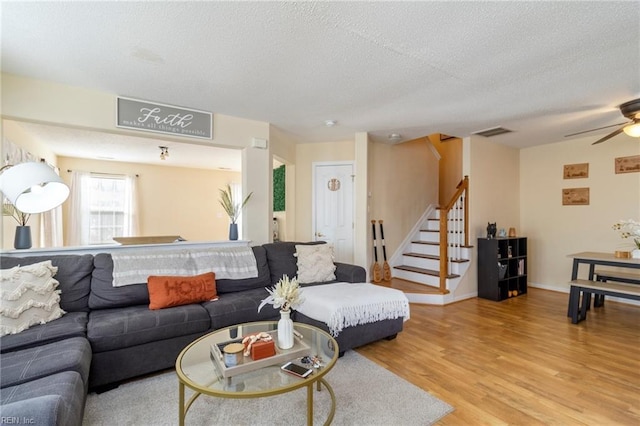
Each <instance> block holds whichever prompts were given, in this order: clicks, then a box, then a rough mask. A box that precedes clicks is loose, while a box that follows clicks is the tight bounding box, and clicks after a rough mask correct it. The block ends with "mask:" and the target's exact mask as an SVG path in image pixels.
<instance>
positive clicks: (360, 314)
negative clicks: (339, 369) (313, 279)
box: [297, 283, 409, 337]
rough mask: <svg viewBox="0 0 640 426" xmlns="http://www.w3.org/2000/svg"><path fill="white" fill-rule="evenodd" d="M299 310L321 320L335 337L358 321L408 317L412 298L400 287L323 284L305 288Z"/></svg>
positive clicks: (364, 284) (365, 321) (358, 322)
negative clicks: (397, 288) (398, 288)
mask: <svg viewBox="0 0 640 426" xmlns="http://www.w3.org/2000/svg"><path fill="white" fill-rule="evenodd" d="M302 295H303V297H304V302H303V303H302V305H300V306H299V307H298V309H297V311H298V312H300V313H302V314H304V315H306V316H308V317H309V318H313V319H314V320H316V321H321V322H323V323H325V324H327V326H328V327H329V332H330V333H331V335H332V336H333V337H336V336H337V335H338V334H339V333H340V332H341V331H342V330H343V329H344V328H346V327H351V326H355V325H359V324H367V323H371V322H376V321H381V320H386V319H396V318H399V317H404V321H406V320H408V319H409V300H408V299H407V296H405V295H404V293H403V292H401V291H400V290H395V289H392V288H388V287H381V286H377V285H373V284H368V283H335V284H322V285H315V286H310V287H304V288H303V289H302Z"/></svg>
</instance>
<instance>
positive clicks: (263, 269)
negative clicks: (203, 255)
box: [216, 246, 271, 294]
mask: <svg viewBox="0 0 640 426" xmlns="http://www.w3.org/2000/svg"><path fill="white" fill-rule="evenodd" d="M251 249H252V250H253V254H254V256H255V257H256V266H257V267H258V276H257V277H255V278H245V279H240V280H231V279H222V280H221V279H216V289H217V291H218V294H224V293H233V292H236V291H244V290H251V289H255V288H265V287H269V286H270V285H271V275H270V271H269V264H268V263H267V252H266V250H265V249H264V247H262V246H254V247H251Z"/></svg>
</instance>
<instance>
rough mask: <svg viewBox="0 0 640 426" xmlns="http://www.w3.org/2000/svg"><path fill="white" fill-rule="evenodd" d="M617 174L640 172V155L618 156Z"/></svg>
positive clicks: (616, 161)
mask: <svg viewBox="0 0 640 426" xmlns="http://www.w3.org/2000/svg"><path fill="white" fill-rule="evenodd" d="M615 167H616V174H620V173H638V172H640V155H632V156H630V157H618V158H616V160H615Z"/></svg>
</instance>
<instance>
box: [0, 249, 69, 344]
mask: <svg viewBox="0 0 640 426" xmlns="http://www.w3.org/2000/svg"><path fill="white" fill-rule="evenodd" d="M57 270H58V268H55V267H53V265H51V261H50V260H45V261H44V262H39V263H33V264H31V265H25V266H14V267H13V268H9V269H1V270H0V299H1V303H0V336H4V335H6V334H17V333H20V332H21V331H24V330H26V329H28V328H29V327H31V326H33V325H38V324H46V323H48V322H50V321H53V320H55V319H57V318H60V317H61V316H62V315H64V313H65V312H64V311H63V310H62V309H60V290H56V288H57V287H58V281H56V280H55V279H54V278H53V276H54V275H55V274H56V272H57Z"/></svg>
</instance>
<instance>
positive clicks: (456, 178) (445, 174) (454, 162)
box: [429, 133, 462, 206]
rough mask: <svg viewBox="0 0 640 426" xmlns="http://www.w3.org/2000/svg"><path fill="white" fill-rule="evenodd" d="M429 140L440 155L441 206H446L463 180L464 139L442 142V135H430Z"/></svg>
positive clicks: (439, 197) (439, 198)
mask: <svg viewBox="0 0 640 426" xmlns="http://www.w3.org/2000/svg"><path fill="white" fill-rule="evenodd" d="M429 140H430V141H431V143H432V144H433V146H434V147H435V149H436V150H437V151H438V153H439V154H440V157H441V159H440V173H439V196H438V200H439V202H440V205H441V206H444V205H446V204H447V203H448V202H449V201H450V200H451V197H453V195H454V194H455V192H456V188H457V186H458V184H459V183H460V181H461V180H462V139H459V138H453V139H447V140H445V141H444V142H441V141H440V133H436V134H435V135H429Z"/></svg>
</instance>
